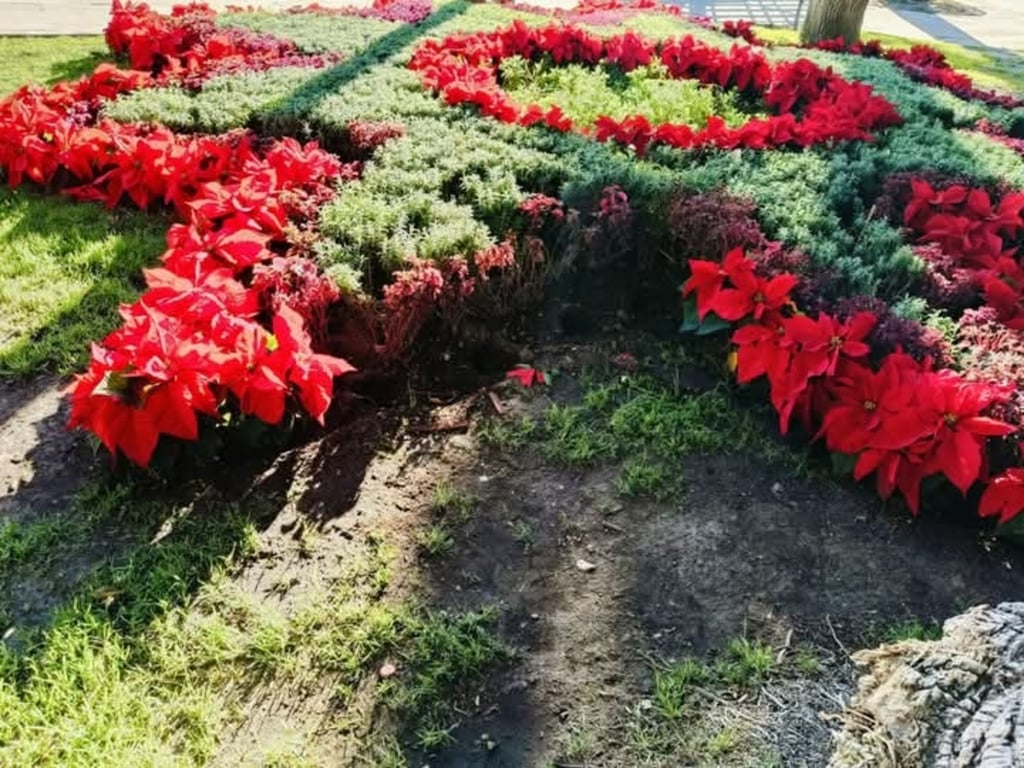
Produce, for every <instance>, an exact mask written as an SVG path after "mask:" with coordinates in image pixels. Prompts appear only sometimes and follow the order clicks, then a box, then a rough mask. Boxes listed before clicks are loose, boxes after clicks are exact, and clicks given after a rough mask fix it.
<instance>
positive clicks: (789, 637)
mask: <svg viewBox="0 0 1024 768" xmlns="http://www.w3.org/2000/svg"><path fill="white" fill-rule="evenodd" d="M792 642H793V630H792V629H791V630H789V632H787V633H786V642H785V643H784V644H783V646H782V647H781V648H780V649H779V655H778V656H776V657H775V663H776V664H781V663H782V661H783V659H785V658H786V651H788V650H789V645H790V643H792Z"/></svg>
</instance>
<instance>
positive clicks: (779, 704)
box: [761, 688, 785, 709]
mask: <svg viewBox="0 0 1024 768" xmlns="http://www.w3.org/2000/svg"><path fill="white" fill-rule="evenodd" d="M761 693H762V694H763V695H764V696H765V697H766V698H769V699H771V700H772V703H773V704H774V705H775V706H776V707H778V708H779V709H782V708H783V707H784V706H785V705H784V704H783V703H782V700H781V699H780V698H779V697H778V696H776V695H775V694H774V693H772V692H771V691H769V690H768V689H767V688H762V689H761Z"/></svg>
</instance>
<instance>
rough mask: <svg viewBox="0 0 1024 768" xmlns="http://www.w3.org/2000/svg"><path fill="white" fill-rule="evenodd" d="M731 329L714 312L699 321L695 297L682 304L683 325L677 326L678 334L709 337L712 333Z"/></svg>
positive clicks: (728, 324)
mask: <svg viewBox="0 0 1024 768" xmlns="http://www.w3.org/2000/svg"><path fill="white" fill-rule="evenodd" d="M731 327H732V324H731V323H729V322H728V321H727V320H723V319H722V318H720V317H719V316H718V315H716V314H715V313H714V312H708V313H707V314H706V315H704V319H703V320H701V319H700V317H699V315H698V314H697V298H696V297H695V296H691V297H690V298H688V299H687V300H686V301H684V302H683V324H682V325H680V326H679V332H680V333H693V334H695V335H697V336H709V335H710V334H712V333H719V332H720V331H726V330H728V329H730V328H731Z"/></svg>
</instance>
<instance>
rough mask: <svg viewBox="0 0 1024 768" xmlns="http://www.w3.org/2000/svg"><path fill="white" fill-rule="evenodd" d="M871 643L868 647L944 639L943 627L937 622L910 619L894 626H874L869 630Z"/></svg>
mask: <svg viewBox="0 0 1024 768" xmlns="http://www.w3.org/2000/svg"><path fill="white" fill-rule="evenodd" d="M868 635H869V637H870V638H871V642H869V643H867V645H880V644H882V643H899V642H901V641H903V640H938V639H940V638H941V637H942V625H941V624H940V623H938V622H937V621H921V620H920V619H917V618H910V619H906V620H904V621H898V622H895V623H893V624H885V625H882V626H873V627H871V628H870V629H869V630H868Z"/></svg>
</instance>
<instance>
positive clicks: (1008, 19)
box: [0, 0, 1024, 66]
mask: <svg viewBox="0 0 1024 768" xmlns="http://www.w3.org/2000/svg"><path fill="white" fill-rule="evenodd" d="M306 1H307V0H301V2H306ZM668 1H669V2H674V3H675V4H677V5H679V6H681V7H682V8H683V9H684V10H686V11H687V12H688V13H691V14H693V15H695V16H710V17H711V18H713V19H715V20H716V21H724V20H726V19H753V20H754V21H757V22H758V23H761V24H773V25H775V26H783V27H795V26H796V25H797V20H798V17H802V15H803V14H804V13H806V11H807V5H808V4H809V3H810V2H811V0H668ZM174 2H175V0H150V5H151V6H152V7H153V8H156V9H158V10H165V11H166V10H169V9H170V7H171V6H172V5H173V4H174ZM231 2H232V0H213V1H212V2H211V4H212V5H213V6H215V7H217V6H220V7H223V6H224V5H229V4H231ZM233 2H234V3H235V4H238V5H243V4H248V3H249V2H253V3H256V4H258V5H260V6H261V7H264V8H271V9H280V8H287V7H289V6H292V5H295V4H296V3H297V2H300V0H233ZM320 2H321V3H322V4H323V5H338V6H340V5H365V4H368V3H369V0H320ZM572 2H573V0H554V2H553V3H550V2H549V3H546V4H558V5H562V4H566V5H571V4H572ZM883 2H885V0H872V5H871V6H869V8H868V12H867V15H866V17H865V20H864V28H865V30H867V31H868V32H885V33H888V34H893V35H902V36H904V37H910V38H919V39H921V40H946V41H950V42H954V43H960V44H961V45H972V46H982V47H987V48H996V49H1003V50H1006V51H1024V0H961V2H962V3H963V4H964V5H965V6H969V7H972V9H971V12H970V13H958V14H955V15H954V14H948V13H941V14H939V13H922V12H920V11H908V10H904V9H903V8H902V7H890V6H887V5H881V3H883ZM109 9H110V3H109V0H0V34H2V35H82V34H98V33H100V32H102V31H103V28H104V27H105V26H106V23H107V15H108V13H109ZM0 66H2V62H0Z"/></svg>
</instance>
